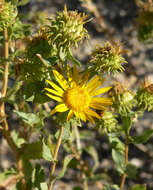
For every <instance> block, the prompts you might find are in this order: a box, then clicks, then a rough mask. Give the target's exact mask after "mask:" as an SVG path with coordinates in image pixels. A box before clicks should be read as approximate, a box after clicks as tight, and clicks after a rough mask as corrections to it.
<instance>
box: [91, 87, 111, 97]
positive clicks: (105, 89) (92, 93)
mask: <svg viewBox="0 0 153 190" xmlns="http://www.w3.org/2000/svg"><path fill="white" fill-rule="evenodd" d="M111 88H112V87H104V88H101V89H98V90H96V91H92V92H91V93H90V95H91V96H97V95H100V94H103V93H105V92H107V91H108V90H110V89H111Z"/></svg>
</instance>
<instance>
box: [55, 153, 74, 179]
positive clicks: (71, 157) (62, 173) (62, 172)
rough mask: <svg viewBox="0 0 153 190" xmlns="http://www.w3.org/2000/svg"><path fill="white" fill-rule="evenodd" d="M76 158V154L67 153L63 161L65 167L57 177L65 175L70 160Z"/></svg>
mask: <svg viewBox="0 0 153 190" xmlns="http://www.w3.org/2000/svg"><path fill="white" fill-rule="evenodd" d="M73 158H74V155H72V154H70V155H67V156H66V157H65V158H64V162H63V168H62V171H61V172H60V174H59V175H58V176H57V179H60V178H62V177H63V176H64V174H65V172H66V169H67V166H68V164H69V162H70V161H71V160H72V159H73Z"/></svg>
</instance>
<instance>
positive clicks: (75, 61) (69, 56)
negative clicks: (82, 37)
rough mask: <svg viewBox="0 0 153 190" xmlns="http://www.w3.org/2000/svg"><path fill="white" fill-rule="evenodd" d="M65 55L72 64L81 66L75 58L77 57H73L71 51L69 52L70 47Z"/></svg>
mask: <svg viewBox="0 0 153 190" xmlns="http://www.w3.org/2000/svg"><path fill="white" fill-rule="evenodd" d="M67 57H68V59H69V60H70V61H72V62H73V63H74V64H76V65H78V66H79V67H80V66H81V63H80V61H79V60H77V59H75V58H74V57H73V55H72V52H71V50H70V49H69V51H68V55H67Z"/></svg>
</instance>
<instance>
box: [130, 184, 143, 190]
mask: <svg viewBox="0 0 153 190" xmlns="http://www.w3.org/2000/svg"><path fill="white" fill-rule="evenodd" d="M129 190H146V185H143V184H136V185H134V186H133V187H131V188H130V189H129Z"/></svg>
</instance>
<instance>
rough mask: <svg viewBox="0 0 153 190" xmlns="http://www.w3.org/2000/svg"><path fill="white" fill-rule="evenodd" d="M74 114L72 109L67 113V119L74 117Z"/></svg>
mask: <svg viewBox="0 0 153 190" xmlns="http://www.w3.org/2000/svg"><path fill="white" fill-rule="evenodd" d="M73 114H74V113H73V111H72V110H70V111H69V113H68V115H67V121H69V120H70V119H71V118H72V117H73Z"/></svg>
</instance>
